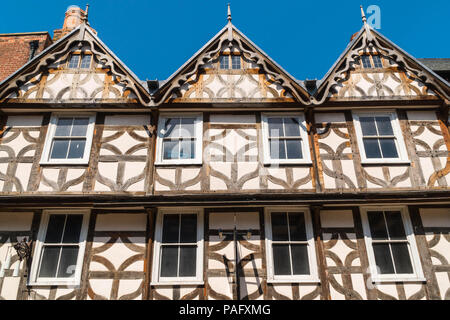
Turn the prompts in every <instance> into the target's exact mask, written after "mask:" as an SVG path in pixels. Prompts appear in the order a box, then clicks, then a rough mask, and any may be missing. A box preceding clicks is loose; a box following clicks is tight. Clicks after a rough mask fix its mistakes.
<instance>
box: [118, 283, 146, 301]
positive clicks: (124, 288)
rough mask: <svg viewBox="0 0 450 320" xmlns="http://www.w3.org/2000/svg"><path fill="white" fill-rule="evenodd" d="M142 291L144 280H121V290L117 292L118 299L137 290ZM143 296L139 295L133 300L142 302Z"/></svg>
mask: <svg viewBox="0 0 450 320" xmlns="http://www.w3.org/2000/svg"><path fill="white" fill-rule="evenodd" d="M140 289H142V280H141V279H133V280H120V282H119V290H118V291H117V296H118V298H120V297H122V296H124V295H127V294H130V293H133V292H135V291H137V290H140ZM141 298H142V294H140V295H138V296H137V297H136V298H134V299H133V300H141Z"/></svg>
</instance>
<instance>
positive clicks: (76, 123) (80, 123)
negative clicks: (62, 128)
mask: <svg viewBox="0 0 450 320" xmlns="http://www.w3.org/2000/svg"><path fill="white" fill-rule="evenodd" d="M88 124H89V118H75V119H73V128H72V133H71V136H72V137H84V136H86V132H87V127H88Z"/></svg>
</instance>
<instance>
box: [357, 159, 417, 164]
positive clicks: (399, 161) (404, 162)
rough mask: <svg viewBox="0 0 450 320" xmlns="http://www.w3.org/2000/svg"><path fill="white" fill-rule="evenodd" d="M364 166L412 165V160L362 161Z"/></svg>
mask: <svg viewBox="0 0 450 320" xmlns="http://www.w3.org/2000/svg"><path fill="white" fill-rule="evenodd" d="M361 164H362V165H411V161H410V160H386V159H382V160H361Z"/></svg>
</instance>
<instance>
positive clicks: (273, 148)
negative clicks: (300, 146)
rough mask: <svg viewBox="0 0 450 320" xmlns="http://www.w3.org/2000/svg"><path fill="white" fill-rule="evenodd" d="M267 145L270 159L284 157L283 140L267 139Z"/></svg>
mask: <svg viewBox="0 0 450 320" xmlns="http://www.w3.org/2000/svg"><path fill="white" fill-rule="evenodd" d="M269 145H270V158H271V159H286V149H285V148H286V146H285V143H284V140H278V139H269Z"/></svg>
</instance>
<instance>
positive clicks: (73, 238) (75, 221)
mask: <svg viewBox="0 0 450 320" xmlns="http://www.w3.org/2000/svg"><path fill="white" fill-rule="evenodd" d="M82 223H83V215H82V214H69V215H67V222H66V228H65V231H64V238H63V242H64V243H77V242H79V241H80V232H81V225H82Z"/></svg>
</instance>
